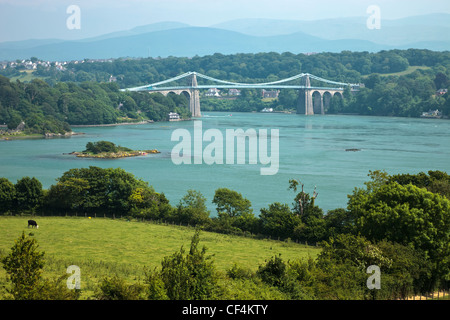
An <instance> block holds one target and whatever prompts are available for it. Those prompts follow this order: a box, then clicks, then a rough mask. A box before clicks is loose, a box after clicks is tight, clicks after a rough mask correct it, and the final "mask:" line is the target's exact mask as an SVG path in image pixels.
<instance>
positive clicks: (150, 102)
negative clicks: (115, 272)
mask: <svg viewBox="0 0 450 320" xmlns="http://www.w3.org/2000/svg"><path fill="white" fill-rule="evenodd" d="M187 104H188V102H187V99H186V98H185V97H184V96H183V95H181V96H178V95H174V94H173V95H169V96H167V97H165V96H163V95H161V94H148V95H144V94H137V93H127V92H121V91H119V88H118V86H117V84H115V83H96V82H83V83H79V84H78V83H73V82H58V83H57V84H56V85H54V86H50V85H49V84H48V83H46V82H44V81H43V80H41V79H34V80H33V81H31V82H29V83H25V82H20V81H15V82H14V81H10V80H9V79H8V78H6V77H3V76H0V124H6V125H7V126H8V129H16V128H17V126H18V125H19V124H20V123H21V122H22V121H23V122H25V125H26V127H25V131H27V132H29V133H43V134H44V133H47V132H52V133H58V132H62V133H64V132H67V131H71V129H70V125H86V124H111V123H118V122H131V121H139V120H153V121H161V120H167V117H168V114H169V112H179V114H180V115H182V116H183V117H190V115H189V113H188V107H187Z"/></svg>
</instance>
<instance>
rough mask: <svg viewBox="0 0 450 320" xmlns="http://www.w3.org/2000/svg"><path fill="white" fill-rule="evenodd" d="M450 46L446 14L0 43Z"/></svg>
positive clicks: (46, 48)
mask: <svg viewBox="0 0 450 320" xmlns="http://www.w3.org/2000/svg"><path fill="white" fill-rule="evenodd" d="M409 48H417V49H430V50H435V51H444V50H450V15H448V14H435V15H426V16H422V17H412V18H405V19H399V20H382V26H381V29H380V30H370V29H368V28H367V26H366V18H364V17H355V18H342V19H329V20H319V21H294V20H271V19H241V20H233V21H230V22H225V23H221V24H217V25H214V26H211V27H192V26H189V25H186V24H183V23H178V22H161V23H156V24H150V25H146V26H141V27H136V28H133V29H131V30H127V31H120V32H113V33H109V34H105V35H102V36H98V37H93V38H87V39H83V40H72V41H68V40H67V41H66V40H58V39H45V40H26V41H17V42H4V43H0V61H1V60H15V59H26V58H30V57H32V56H35V57H38V58H39V59H43V60H51V61H54V60H80V59H85V58H91V59H107V58H120V57H167V56H178V57H180V56H183V57H192V56H195V55H199V56H203V55H210V54H214V53H222V54H235V53H257V52H270V51H273V52H278V53H282V52H286V51H289V52H293V53H309V52H341V51H343V50H350V51H369V52H377V51H380V50H390V49H409Z"/></svg>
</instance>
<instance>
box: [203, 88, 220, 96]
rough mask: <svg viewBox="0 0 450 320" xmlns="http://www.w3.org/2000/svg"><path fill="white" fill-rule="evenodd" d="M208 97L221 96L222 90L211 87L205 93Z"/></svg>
mask: <svg viewBox="0 0 450 320" xmlns="http://www.w3.org/2000/svg"><path fill="white" fill-rule="evenodd" d="M205 96H206V97H220V90H219V89H217V88H211V89H208V91H207V92H206V93H205Z"/></svg>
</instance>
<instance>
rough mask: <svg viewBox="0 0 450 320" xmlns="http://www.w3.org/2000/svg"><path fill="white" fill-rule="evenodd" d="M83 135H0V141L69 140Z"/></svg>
mask: <svg viewBox="0 0 450 320" xmlns="http://www.w3.org/2000/svg"><path fill="white" fill-rule="evenodd" d="M82 134H84V133H83V132H74V131H71V132H66V133H64V134H61V133H45V134H40V133H34V134H22V133H19V132H18V133H17V134H0V140H22V139H51V138H70V137H72V136H78V135H82Z"/></svg>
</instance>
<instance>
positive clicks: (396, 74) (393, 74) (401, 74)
mask: <svg viewBox="0 0 450 320" xmlns="http://www.w3.org/2000/svg"><path fill="white" fill-rule="evenodd" d="M429 69H431V68H430V67H425V66H409V67H408V69H406V70H405V71H400V72H395V73H379V75H380V77H390V76H405V75H408V74H411V73H413V72H414V71H417V70H429ZM369 76H370V75H364V76H362V77H363V78H368V77H369Z"/></svg>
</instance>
